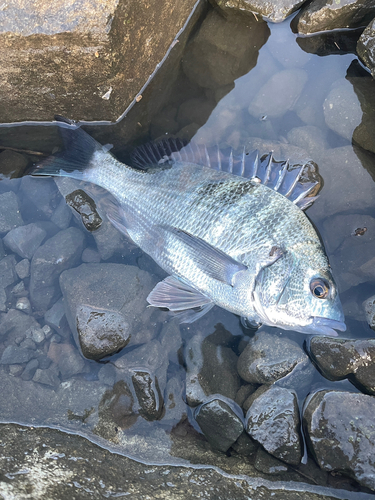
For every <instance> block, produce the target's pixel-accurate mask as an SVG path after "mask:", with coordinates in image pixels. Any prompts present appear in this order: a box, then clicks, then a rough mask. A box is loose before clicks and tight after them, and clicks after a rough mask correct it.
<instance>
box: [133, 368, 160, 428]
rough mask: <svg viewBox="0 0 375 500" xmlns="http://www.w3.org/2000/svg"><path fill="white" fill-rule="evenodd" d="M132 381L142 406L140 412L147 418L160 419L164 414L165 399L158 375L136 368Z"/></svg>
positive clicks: (150, 419) (151, 419)
mask: <svg viewBox="0 0 375 500" xmlns="http://www.w3.org/2000/svg"><path fill="white" fill-rule="evenodd" d="M132 382H133V387H134V391H135V394H136V396H137V399H138V403H139V406H140V409H139V413H140V414H141V415H142V417H143V418H145V419H146V420H149V421H153V420H159V419H160V418H161V416H162V414H163V408H164V401H163V396H162V395H161V392H160V389H159V383H158V379H157V377H154V376H153V375H151V374H150V373H148V372H144V371H140V370H135V371H134V374H133V376H132Z"/></svg>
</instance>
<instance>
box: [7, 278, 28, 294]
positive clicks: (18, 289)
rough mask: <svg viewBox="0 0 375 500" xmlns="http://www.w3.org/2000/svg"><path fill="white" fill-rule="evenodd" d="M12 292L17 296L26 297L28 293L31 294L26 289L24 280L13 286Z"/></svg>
mask: <svg viewBox="0 0 375 500" xmlns="http://www.w3.org/2000/svg"><path fill="white" fill-rule="evenodd" d="M11 293H12V295H14V296H15V297H26V296H27V295H29V291H28V290H27V289H26V287H25V283H24V282H23V281H20V282H19V283H17V285H15V286H14V287H13V288H12V291H11Z"/></svg>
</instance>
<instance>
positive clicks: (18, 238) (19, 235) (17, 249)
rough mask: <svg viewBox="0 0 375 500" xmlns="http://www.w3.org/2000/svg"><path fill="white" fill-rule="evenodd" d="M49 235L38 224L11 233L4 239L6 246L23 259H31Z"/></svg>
mask: <svg viewBox="0 0 375 500" xmlns="http://www.w3.org/2000/svg"><path fill="white" fill-rule="evenodd" d="M46 235H47V233H46V231H45V230H44V229H42V228H41V227H39V226H38V225H37V224H34V223H31V224H27V225H26V226H21V227H17V228H15V229H12V230H11V231H9V233H8V234H7V235H6V236H5V237H4V240H3V241H4V243H5V245H6V246H7V247H8V248H9V249H10V250H11V251H12V252H14V253H16V254H17V255H19V256H20V257H21V258H22V259H31V258H32V256H33V255H34V253H35V252H36V250H37V249H38V248H39V247H40V245H41V243H42V241H43V240H44V238H45V237H46Z"/></svg>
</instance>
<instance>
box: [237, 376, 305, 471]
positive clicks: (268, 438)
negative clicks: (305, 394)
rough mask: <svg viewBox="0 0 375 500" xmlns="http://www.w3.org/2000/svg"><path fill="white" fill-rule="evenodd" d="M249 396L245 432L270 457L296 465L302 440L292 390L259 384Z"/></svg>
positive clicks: (300, 455)
mask: <svg viewBox="0 0 375 500" xmlns="http://www.w3.org/2000/svg"><path fill="white" fill-rule="evenodd" d="M250 398H251V399H252V403H251V405H250V408H249V410H248V411H247V413H246V426H245V428H246V431H247V432H248V433H249V434H250V436H251V437H252V438H253V439H255V441H257V442H258V443H260V444H261V445H262V446H263V447H264V449H265V450H266V451H268V453H270V454H271V455H273V456H274V457H276V458H279V459H280V460H283V461H284V462H286V463H288V464H292V465H298V464H299V463H300V461H301V458H302V443H301V436H300V431H299V428H300V420H299V410H298V403H297V397H296V395H295V393H293V392H292V391H289V390H288V389H284V388H282V387H276V386H275V385H273V386H271V387H267V386H262V387H260V388H259V389H258V390H257V391H256V392H255V393H254V394H253V395H252V396H250Z"/></svg>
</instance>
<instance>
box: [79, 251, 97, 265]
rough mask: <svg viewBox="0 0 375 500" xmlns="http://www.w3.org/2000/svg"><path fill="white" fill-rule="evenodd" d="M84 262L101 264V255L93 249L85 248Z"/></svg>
mask: <svg viewBox="0 0 375 500" xmlns="http://www.w3.org/2000/svg"><path fill="white" fill-rule="evenodd" d="M82 262H86V263H98V262H100V255H99V253H98V252H97V251H96V250H94V249H93V248H85V249H84V251H83V252H82Z"/></svg>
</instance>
